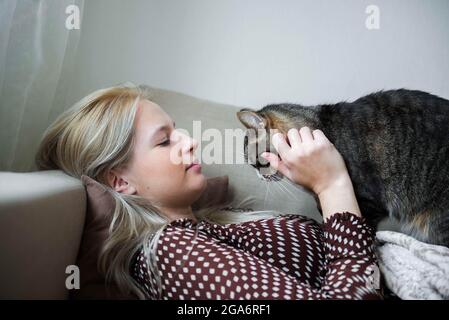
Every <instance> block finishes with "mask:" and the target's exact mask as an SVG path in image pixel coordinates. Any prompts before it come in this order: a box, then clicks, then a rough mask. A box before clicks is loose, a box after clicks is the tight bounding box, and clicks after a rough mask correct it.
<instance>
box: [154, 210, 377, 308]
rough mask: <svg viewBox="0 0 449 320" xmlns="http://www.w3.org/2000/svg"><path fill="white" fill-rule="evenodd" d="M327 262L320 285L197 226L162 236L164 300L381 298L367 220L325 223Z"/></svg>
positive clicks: (340, 218)
mask: <svg viewBox="0 0 449 320" xmlns="http://www.w3.org/2000/svg"><path fill="white" fill-rule="evenodd" d="M323 231H324V241H325V256H326V266H325V268H324V271H325V274H324V282H323V286H322V287H321V288H319V289H317V288H313V287H311V286H310V285H308V284H306V283H303V282H300V281H299V280H298V279H297V278H295V277H294V276H292V275H290V274H287V273H286V272H284V271H283V270H281V269H280V268H278V267H275V266H273V265H272V264H270V263H269V262H267V261H265V260H263V259H261V258H259V257H257V256H254V255H252V254H251V253H249V252H246V251H243V250H240V249H237V248H235V247H233V246H230V245H228V244H226V243H223V242H221V241H219V240H217V239H215V238H208V237H207V236H206V235H203V234H197V233H196V232H195V230H191V229H179V228H178V229H173V230H167V231H166V232H165V233H164V235H163V236H162V237H161V238H160V239H159V242H158V247H157V258H156V261H157V266H158V270H159V275H160V278H161V282H160V283H161V288H160V289H161V290H160V293H161V295H160V296H159V297H158V298H159V299H177V300H195V299H214V300H219V299H232V300H239V299H246V300H249V299H260V300H262V299H270V300H273V299H286V300H289V299H364V298H379V296H378V295H377V292H376V290H374V289H373V286H372V283H371V281H370V276H371V274H372V269H373V268H374V267H375V255H374V250H373V241H374V236H373V234H374V233H373V230H371V229H370V227H369V226H368V225H366V223H365V221H364V219H363V218H359V217H357V216H355V215H353V214H349V213H343V214H341V213H337V214H334V215H333V216H332V217H331V219H329V220H328V221H327V222H326V223H325V224H324V225H323Z"/></svg>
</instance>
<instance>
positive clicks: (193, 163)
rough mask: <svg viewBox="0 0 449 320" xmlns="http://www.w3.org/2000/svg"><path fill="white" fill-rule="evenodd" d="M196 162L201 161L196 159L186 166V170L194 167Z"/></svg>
mask: <svg viewBox="0 0 449 320" xmlns="http://www.w3.org/2000/svg"><path fill="white" fill-rule="evenodd" d="M196 164H199V162H198V161H197V160H194V161H193V162H192V163H191V164H188V165H187V166H186V171H187V170H189V169H190V168H191V167H193V166H194V165H196Z"/></svg>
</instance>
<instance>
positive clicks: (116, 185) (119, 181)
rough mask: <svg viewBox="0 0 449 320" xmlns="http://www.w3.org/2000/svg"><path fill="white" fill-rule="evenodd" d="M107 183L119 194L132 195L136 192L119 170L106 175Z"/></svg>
mask: <svg viewBox="0 0 449 320" xmlns="http://www.w3.org/2000/svg"><path fill="white" fill-rule="evenodd" d="M107 181H108V184H109V186H110V187H111V188H112V189H114V190H115V191H117V192H119V193H123V194H127V195H132V194H135V193H136V192H137V190H136V188H135V187H134V186H132V185H131V184H130V183H129V181H128V179H127V178H126V177H125V176H124V175H123V173H122V172H120V170H116V169H112V170H110V171H109V172H108V174H107Z"/></svg>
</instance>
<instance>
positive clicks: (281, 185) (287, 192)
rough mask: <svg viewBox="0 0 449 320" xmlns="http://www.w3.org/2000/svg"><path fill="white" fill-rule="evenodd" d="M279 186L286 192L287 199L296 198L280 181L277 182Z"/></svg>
mask: <svg viewBox="0 0 449 320" xmlns="http://www.w3.org/2000/svg"><path fill="white" fill-rule="evenodd" d="M279 186H280V187H281V188H282V189H283V190H284V191H285V192H286V194H287V195H288V196H289V197H291V198H292V199H295V198H296V196H295V194H294V193H293V192H292V191H291V190H289V189H288V187H287V186H286V185H285V184H284V182H282V180H281V181H279Z"/></svg>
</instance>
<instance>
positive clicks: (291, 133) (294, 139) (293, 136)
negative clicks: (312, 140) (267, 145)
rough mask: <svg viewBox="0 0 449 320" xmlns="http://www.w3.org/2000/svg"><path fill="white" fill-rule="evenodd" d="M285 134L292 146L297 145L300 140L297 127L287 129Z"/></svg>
mask: <svg viewBox="0 0 449 320" xmlns="http://www.w3.org/2000/svg"><path fill="white" fill-rule="evenodd" d="M287 136H288V140H289V141H290V146H291V147H292V148H293V147H294V146H298V145H299V144H300V143H301V142H302V140H301V136H300V135H299V132H298V129H296V128H291V129H290V130H288V133H287Z"/></svg>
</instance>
